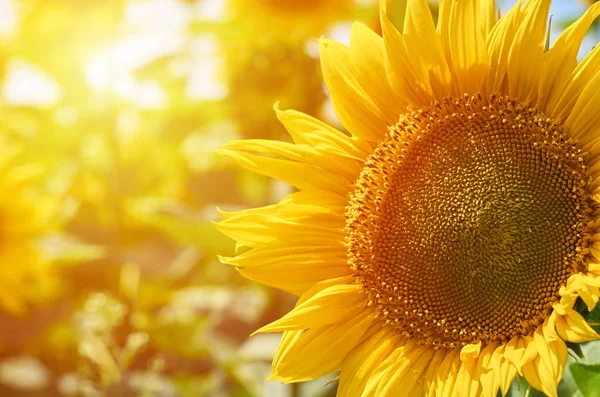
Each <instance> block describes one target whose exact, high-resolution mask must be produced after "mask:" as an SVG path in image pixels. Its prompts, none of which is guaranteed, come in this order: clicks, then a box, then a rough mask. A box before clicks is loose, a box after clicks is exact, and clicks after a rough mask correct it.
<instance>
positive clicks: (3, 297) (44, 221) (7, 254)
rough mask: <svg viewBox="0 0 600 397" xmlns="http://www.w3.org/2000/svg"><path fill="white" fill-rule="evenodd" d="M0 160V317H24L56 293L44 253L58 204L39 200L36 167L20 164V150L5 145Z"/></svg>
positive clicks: (40, 198) (51, 273)
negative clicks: (8, 315)
mask: <svg viewBox="0 0 600 397" xmlns="http://www.w3.org/2000/svg"><path fill="white" fill-rule="evenodd" d="M2 145H3V148H2V154H1V156H0V158H1V159H0V187H1V188H0V311H3V312H5V313H8V314H11V315H21V314H23V313H24V312H25V311H26V309H27V307H28V305H32V304H33V305H38V304H42V303H43V302H45V301H46V300H47V299H48V298H50V297H53V296H54V295H55V293H56V292H57V287H58V278H57V277H56V275H55V274H54V271H53V269H52V267H51V262H50V261H49V260H48V259H47V258H46V256H45V254H44V251H43V249H42V245H41V244H42V243H41V239H43V238H44V237H47V236H48V234H49V232H50V231H51V215H52V213H53V211H54V210H55V209H56V206H55V203H54V200H52V199H50V198H47V197H45V196H40V194H38V193H37V192H36V189H35V188H34V186H33V185H34V183H33V178H35V177H37V176H38V175H39V169H38V167H36V166H35V165H22V164H20V163H19V162H18V149H16V148H15V147H14V146H11V145H9V144H7V142H5V141H2Z"/></svg>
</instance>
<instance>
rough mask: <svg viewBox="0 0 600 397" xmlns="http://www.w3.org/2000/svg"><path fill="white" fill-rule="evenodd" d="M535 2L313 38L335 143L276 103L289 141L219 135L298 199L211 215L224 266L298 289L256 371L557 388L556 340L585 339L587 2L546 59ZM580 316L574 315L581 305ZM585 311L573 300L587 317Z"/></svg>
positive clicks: (592, 96) (591, 67)
mask: <svg viewBox="0 0 600 397" xmlns="http://www.w3.org/2000/svg"><path fill="white" fill-rule="evenodd" d="M549 7H550V1H548V0H529V1H527V2H525V3H523V2H519V3H517V4H516V5H515V6H514V7H513V8H512V9H511V10H510V11H509V12H508V13H507V14H506V15H504V16H502V17H500V16H499V15H497V13H496V6H495V4H494V3H493V1H491V0H465V1H450V0H443V1H442V2H441V4H440V9H439V19H438V22H437V26H435V24H434V22H433V19H432V18H431V14H430V11H429V8H428V7H427V4H426V2H425V0H409V1H408V8H407V10H406V16H405V21H404V29H403V32H402V33H400V32H399V31H398V30H397V29H396V28H395V27H394V26H393V25H392V24H391V23H390V21H389V19H388V17H387V15H386V10H385V2H384V1H382V2H381V7H380V8H381V16H380V17H381V18H380V19H381V25H382V32H383V37H380V36H378V35H376V34H374V33H373V32H372V31H370V30H369V29H367V28H366V27H365V26H364V25H361V24H355V25H354V26H353V30H352V33H351V43H350V46H349V47H346V46H344V45H341V44H338V43H335V42H331V41H329V40H322V41H321V45H320V47H321V63H322V69H323V76H324V80H325V84H326V86H327V88H328V90H329V93H330V95H331V98H332V102H333V106H334V109H335V111H336V114H337V116H338V117H339V119H340V121H341V123H342V124H343V125H344V127H345V128H346V129H347V130H348V131H349V135H347V134H345V133H342V132H340V131H337V130H335V129H334V128H332V127H330V126H328V125H325V124H324V123H322V122H320V121H318V120H316V119H314V118H311V117H308V116H306V115H304V114H302V113H299V112H295V111H292V110H285V111H282V110H278V109H276V112H277V117H278V118H279V120H280V121H281V122H282V123H283V125H284V126H285V127H286V129H287V130H288V131H289V133H290V135H291V136H292V138H293V140H294V143H285V142H271V141H262V140H250V141H240V142H231V143H229V144H228V145H226V147H225V149H224V152H225V153H226V154H227V155H229V156H230V157H231V158H233V159H234V160H236V161H237V162H239V163H240V164H241V165H242V166H243V167H246V168H248V169H250V170H253V171H256V172H259V173H262V174H265V175H267V176H270V177H273V178H277V179H280V180H282V181H285V182H287V183H289V184H291V185H293V186H295V187H296V188H297V189H298V191H297V192H295V193H293V194H291V195H289V196H288V197H287V198H285V199H283V200H282V201H281V202H280V203H278V204H276V205H271V206H268V207H264V208H257V209H250V210H245V211H240V212H236V213H223V217H224V220H223V221H222V222H220V223H219V224H218V228H219V229H220V230H221V231H222V232H224V233H225V234H227V235H228V236H230V237H232V238H233V239H235V240H237V242H238V249H239V251H238V252H239V254H238V255H237V256H235V257H231V258H222V261H223V262H225V263H227V264H230V265H233V266H236V267H237V268H238V269H239V272H240V273H242V274H243V275H244V276H246V277H248V278H250V279H252V280H256V281H259V282H261V283H264V284H266V285H270V286H274V287H277V288H280V289H283V290H285V291H289V292H291V293H293V294H296V295H298V296H299V297H300V298H299V300H298V303H297V305H296V307H295V308H294V309H293V310H292V311H291V312H290V313H288V314H287V315H285V316H284V317H283V318H281V319H279V320H277V321H275V322H273V323H272V324H270V325H267V326H265V327H263V328H261V329H260V330H259V331H258V332H283V338H282V341H281V345H280V348H279V350H278V352H277V354H276V357H275V359H274V362H273V375H272V379H276V380H280V381H281V382H284V383H287V382H300V381H306V380H309V379H314V378H317V377H320V376H323V375H326V374H329V373H331V372H335V371H341V372H340V378H339V387H338V396H376V397H383V396H405V395H406V396H420V395H428V396H477V395H483V396H495V395H496V393H497V392H498V391H500V392H501V393H503V394H505V393H507V391H508V388H509V385H510V383H511V382H512V380H513V379H514V378H515V377H517V376H521V377H524V378H525V379H526V380H527V382H528V383H529V385H530V386H531V387H533V388H535V389H538V390H541V391H543V392H544V393H546V394H547V395H549V396H557V385H558V382H559V381H560V379H561V376H562V373H563V369H564V367H565V363H566V360H567V354H568V353H567V344H569V343H582V342H586V341H591V340H595V339H599V338H600V336H599V335H598V334H596V332H595V331H594V330H593V329H592V328H591V327H590V325H589V324H588V323H587V322H586V321H585V317H584V316H585V314H586V312H588V311H589V310H591V309H593V308H594V307H595V306H596V304H597V302H598V298H599V296H600V290H599V287H600V243H599V241H600V205H599V201H600V190H599V189H600V134H599V133H600V113H599V112H598V111H597V107H598V103H600V72H598V70H600V46H596V47H595V48H594V49H593V50H592V51H591V53H590V54H589V55H587V56H586V57H585V58H584V59H583V60H582V61H581V62H580V63H578V62H577V53H578V49H579V46H580V44H581V41H582V39H583V37H584V35H585V34H586V31H587V30H588V28H589V27H590V25H591V24H592V22H593V21H594V20H595V19H596V18H597V17H598V16H599V15H600V5H593V6H591V7H590V8H589V9H588V11H587V12H586V13H585V14H584V15H583V16H582V17H581V18H580V19H579V20H577V21H576V22H575V23H574V24H573V25H571V26H570V27H569V28H567V29H566V30H565V31H564V33H562V35H561V36H560V37H558V39H557V40H556V42H555V44H554V45H553V47H552V48H550V49H549V50H547V51H546V50H545V49H546V43H545V39H546V31H547V26H548V22H547V21H548V12H549ZM581 306H584V308H583V309H582V308H581ZM585 306H587V307H585Z"/></svg>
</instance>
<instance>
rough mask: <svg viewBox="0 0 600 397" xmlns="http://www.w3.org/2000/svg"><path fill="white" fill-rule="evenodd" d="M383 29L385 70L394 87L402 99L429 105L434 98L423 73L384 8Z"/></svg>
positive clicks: (382, 15)
mask: <svg viewBox="0 0 600 397" xmlns="http://www.w3.org/2000/svg"><path fill="white" fill-rule="evenodd" d="M380 19H381V30H382V33H383V42H384V45H385V58H384V61H385V70H386V74H387V76H388V79H389V82H390V86H391V87H392V89H393V90H394V91H395V92H396V93H398V95H401V96H402V100H404V101H406V102H407V103H410V104H412V105H414V106H419V105H421V106H428V105H430V104H431V101H432V99H433V97H432V95H431V90H430V89H429V87H427V86H426V85H424V84H423V81H424V80H423V79H422V78H421V73H422V72H420V71H419V70H416V69H415V68H414V66H413V64H412V63H411V61H410V59H411V55H412V54H410V53H409V52H408V47H407V46H406V42H405V40H404V37H402V35H401V34H400V32H398V30H397V29H396V28H395V27H394V25H393V24H392V22H391V21H390V20H389V19H388V17H387V14H386V12H385V10H384V8H383V7H382V8H381V13H380Z"/></svg>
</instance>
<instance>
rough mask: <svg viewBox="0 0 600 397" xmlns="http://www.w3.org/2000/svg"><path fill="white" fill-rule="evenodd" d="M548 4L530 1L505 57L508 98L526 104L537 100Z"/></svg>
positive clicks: (536, 0)
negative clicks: (506, 61)
mask: <svg viewBox="0 0 600 397" xmlns="http://www.w3.org/2000/svg"><path fill="white" fill-rule="evenodd" d="M549 10H550V0H531V1H528V2H527V3H525V6H524V7H523V12H524V16H523V21H522V22H521V24H520V25H519V28H518V30H517V33H516V34H515V39H514V41H513V43H512V46H511V48H510V51H509V53H508V70H507V72H508V73H507V75H508V94H509V95H510V96H511V97H513V98H519V99H521V101H523V102H529V101H531V100H533V99H534V98H535V97H536V96H537V88H538V79H539V74H540V68H541V66H542V56H543V54H544V42H545V40H546V29H547V27H548V12H549Z"/></svg>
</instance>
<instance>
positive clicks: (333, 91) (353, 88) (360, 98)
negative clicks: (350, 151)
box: [320, 39, 397, 142]
mask: <svg viewBox="0 0 600 397" xmlns="http://www.w3.org/2000/svg"><path fill="white" fill-rule="evenodd" d="M320 54H321V68H322V69H323V79H324V81H325V85H326V86H327V90H328V91H329V95H330V96H331V101H332V104H333V109H334V111H335V114H336V115H337V117H338V118H339V120H340V121H341V123H342V124H343V125H344V127H346V129H347V130H348V131H350V133H351V134H352V135H354V136H356V137H358V138H362V139H365V140H368V141H372V142H379V141H380V140H381V138H382V137H383V136H384V135H385V134H386V133H387V127H388V125H393V124H395V123H396V121H397V120H394V119H388V120H386V119H385V113H384V112H382V111H381V109H379V107H378V106H377V105H376V104H375V103H374V102H373V100H372V99H371V98H370V97H369V96H368V95H367V93H366V92H365V91H364V90H363V89H362V87H360V84H359V83H358V82H357V81H356V73H355V70H354V67H353V63H352V57H351V54H350V49H349V48H348V47H346V46H344V45H342V44H340V43H336V42H334V41H331V40H325V39H321V41H320Z"/></svg>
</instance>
